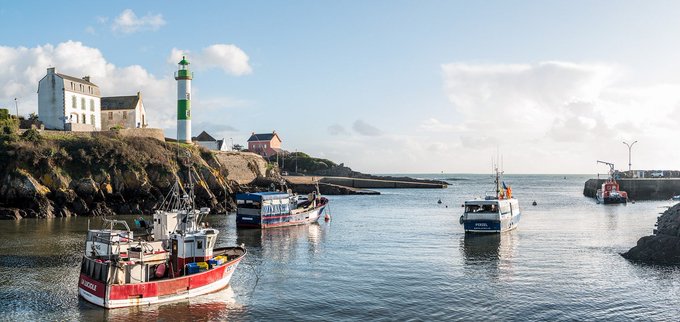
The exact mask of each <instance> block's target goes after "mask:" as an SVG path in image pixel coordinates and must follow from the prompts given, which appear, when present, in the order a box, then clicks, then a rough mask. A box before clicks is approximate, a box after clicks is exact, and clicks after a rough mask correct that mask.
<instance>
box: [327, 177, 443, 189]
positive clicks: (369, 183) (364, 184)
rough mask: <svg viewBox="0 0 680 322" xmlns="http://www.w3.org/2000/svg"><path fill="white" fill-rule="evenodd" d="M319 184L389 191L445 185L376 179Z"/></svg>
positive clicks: (337, 179) (330, 179)
mask: <svg viewBox="0 0 680 322" xmlns="http://www.w3.org/2000/svg"><path fill="white" fill-rule="evenodd" d="M320 181H321V182H324V183H330V184H335V185H340V186H345V187H352V188H361V189H389V188H409V189H412V188H430V189H441V188H446V187H447V186H446V185H445V184H439V183H424V182H414V181H393V180H377V179H358V178H346V177H323V178H322V179H321V180H320Z"/></svg>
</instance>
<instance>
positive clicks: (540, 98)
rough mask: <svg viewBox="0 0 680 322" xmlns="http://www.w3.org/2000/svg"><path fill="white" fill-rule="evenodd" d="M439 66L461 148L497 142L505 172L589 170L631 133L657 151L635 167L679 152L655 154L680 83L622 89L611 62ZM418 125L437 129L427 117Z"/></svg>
mask: <svg viewBox="0 0 680 322" xmlns="http://www.w3.org/2000/svg"><path fill="white" fill-rule="evenodd" d="M442 70H443V77H444V91H445V94H446V95H447V96H448V98H449V100H450V102H451V103H452V104H453V107H454V109H455V112H457V113H458V114H459V115H460V120H459V122H458V123H457V124H454V125H453V128H454V129H456V132H457V137H458V139H459V142H460V144H461V149H462V151H461V152H465V150H466V149H481V150H486V151H488V152H489V154H490V153H493V152H495V151H494V150H495V149H496V148H500V149H501V150H502V151H504V153H505V154H506V158H505V160H506V165H512V166H514V168H513V169H512V170H511V171H512V172H536V171H539V172H585V171H587V170H591V171H595V169H596V167H595V166H593V165H592V162H591V161H593V160H595V159H598V158H599V159H608V158H609V159H612V161H614V160H617V158H620V157H621V156H624V155H625V156H627V150H626V149H624V148H625V147H624V146H623V144H622V143H621V141H622V140H623V139H629V138H631V137H634V138H639V139H641V140H644V141H645V142H646V144H647V148H648V149H649V151H651V152H653V151H657V152H656V153H651V154H649V155H647V156H641V157H640V158H639V159H638V161H639V165H640V166H641V167H648V168H655V167H656V168H663V167H664V165H663V162H666V164H667V165H666V166H665V167H666V168H669V167H673V166H674V165H670V164H669V163H671V161H670V160H671V159H669V158H668V157H669V156H670V155H671V154H672V155H674V157H675V158H676V159H677V158H678V157H680V153H679V152H675V151H678V149H675V150H673V152H670V151H668V152H664V155H663V156H662V155H660V154H659V151H667V148H668V143H667V142H665V143H662V142H664V141H666V140H664V138H665V137H667V136H668V135H669V134H670V133H671V132H672V131H673V130H672V129H677V126H678V125H680V120H678V118H677V117H675V118H674V117H673V115H677V113H679V111H680V107H679V106H680V84H652V85H638V86H634V87H627V88H624V87H621V86H620V85H619V84H620V83H621V82H623V81H624V80H626V79H625V78H624V76H625V75H626V74H625V73H624V70H623V69H622V68H621V67H620V66H616V65H611V64H577V63H571V62H542V63H537V64H531V65H529V64H522V65H519V64H465V63H452V64H445V65H442ZM421 128H423V129H427V130H429V131H431V132H436V131H438V130H441V126H440V124H439V122H438V121H436V120H432V119H431V120H428V121H426V122H424V123H422V124H421ZM638 148H641V147H640V146H638ZM623 152H626V153H623ZM486 158H488V156H485V158H473V159H468V160H465V161H464V162H476V161H475V160H477V161H483V160H484V159H486ZM626 161H627V160H626ZM513 163H514V164H513ZM615 163H617V164H621V165H623V164H624V162H622V160H617V162H615ZM626 163H627V162H626ZM645 164H646V165H645ZM675 167H676V166H675ZM621 168H623V166H622V167H621Z"/></svg>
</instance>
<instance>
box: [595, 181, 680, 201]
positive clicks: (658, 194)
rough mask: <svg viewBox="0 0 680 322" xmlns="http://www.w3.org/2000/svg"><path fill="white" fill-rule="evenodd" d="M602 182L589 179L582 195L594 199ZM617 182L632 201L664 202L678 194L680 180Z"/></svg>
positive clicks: (679, 192) (679, 191)
mask: <svg viewBox="0 0 680 322" xmlns="http://www.w3.org/2000/svg"><path fill="white" fill-rule="evenodd" d="M604 182H605V179H589V180H588V181H586V183H585V185H584V187H583V195H584V196H586V197H591V198H595V193H596V192H597V189H600V188H601V187H602V184H603V183H604ZM617 182H618V183H619V187H620V188H621V190H623V191H626V192H628V198H629V199H632V200H666V199H670V198H671V197H672V196H675V195H678V194H680V178H644V179H619V180H617Z"/></svg>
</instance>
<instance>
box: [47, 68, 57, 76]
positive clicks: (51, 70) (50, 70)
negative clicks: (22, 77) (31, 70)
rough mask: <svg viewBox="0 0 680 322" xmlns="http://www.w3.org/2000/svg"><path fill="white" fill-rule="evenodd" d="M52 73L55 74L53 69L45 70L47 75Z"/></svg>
mask: <svg viewBox="0 0 680 322" xmlns="http://www.w3.org/2000/svg"><path fill="white" fill-rule="evenodd" d="M54 73H56V71H55V68H54V67H50V68H48V69H47V74H48V75H49V74H54Z"/></svg>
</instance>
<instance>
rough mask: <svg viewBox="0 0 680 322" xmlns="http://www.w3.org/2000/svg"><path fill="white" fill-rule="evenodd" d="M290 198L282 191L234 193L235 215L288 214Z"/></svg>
mask: <svg viewBox="0 0 680 322" xmlns="http://www.w3.org/2000/svg"><path fill="white" fill-rule="evenodd" d="M291 208H295V205H293V207H291V199H290V195H289V194H288V193H283V192H254V193H241V194H237V195H236V214H237V215H257V216H276V215H282V214H289V213H290V210H291Z"/></svg>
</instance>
